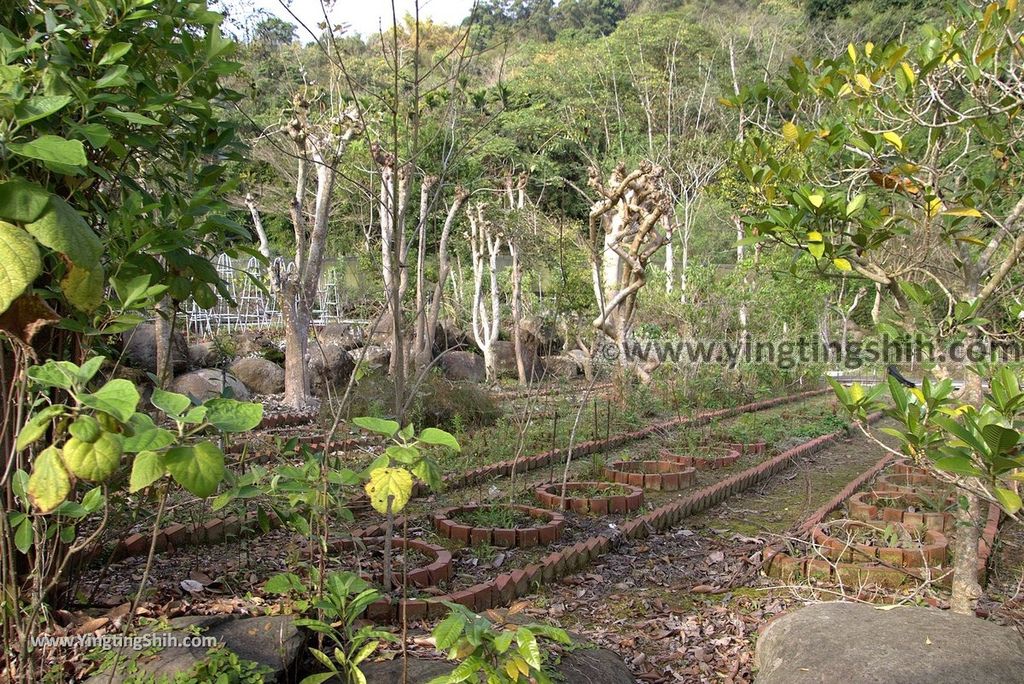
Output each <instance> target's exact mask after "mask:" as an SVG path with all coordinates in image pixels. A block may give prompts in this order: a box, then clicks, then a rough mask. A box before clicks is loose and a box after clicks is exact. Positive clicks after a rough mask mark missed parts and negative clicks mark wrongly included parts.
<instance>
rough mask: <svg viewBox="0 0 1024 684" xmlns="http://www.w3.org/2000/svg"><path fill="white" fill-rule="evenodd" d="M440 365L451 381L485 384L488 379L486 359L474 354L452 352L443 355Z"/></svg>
mask: <svg viewBox="0 0 1024 684" xmlns="http://www.w3.org/2000/svg"><path fill="white" fill-rule="evenodd" d="M438 365H439V366H440V367H441V372H442V373H444V376H445V377H446V378H448V379H449V380H465V381H468V382H483V381H484V380H486V379H487V369H486V368H485V367H484V357H482V356H480V355H479V354H474V353H473V352H466V351H450V352H445V353H444V354H442V355H441V358H440V360H439V361H438Z"/></svg>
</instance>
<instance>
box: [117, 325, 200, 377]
mask: <svg viewBox="0 0 1024 684" xmlns="http://www.w3.org/2000/svg"><path fill="white" fill-rule="evenodd" d="M121 342H122V344H123V345H124V357H125V360H126V361H127V362H128V364H129V365H131V366H134V367H135V368H141V369H143V370H146V371H149V372H150V373H156V324H154V323H142V324H140V325H137V326H136V327H134V328H133V329H131V330H128V331H127V332H123V333H121ZM171 366H172V367H173V369H174V372H175V373H180V372H181V371H183V370H185V368H187V367H188V343H187V342H186V341H185V336H184V335H182V334H181V332H178V331H175V333H174V334H173V335H171Z"/></svg>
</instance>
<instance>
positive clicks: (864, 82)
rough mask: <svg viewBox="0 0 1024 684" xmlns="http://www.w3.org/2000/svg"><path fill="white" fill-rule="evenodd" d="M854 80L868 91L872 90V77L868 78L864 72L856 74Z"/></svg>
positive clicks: (862, 88)
mask: <svg viewBox="0 0 1024 684" xmlns="http://www.w3.org/2000/svg"><path fill="white" fill-rule="evenodd" d="M853 80H854V82H856V84H857V85H858V86H859V87H860V89H861V90H863V91H864V92H866V93H870V92H871V88H872V86H873V84H872V83H871V79H870V78H868V77H867V76H865V75H864V74H857V75H856V76H854V77H853Z"/></svg>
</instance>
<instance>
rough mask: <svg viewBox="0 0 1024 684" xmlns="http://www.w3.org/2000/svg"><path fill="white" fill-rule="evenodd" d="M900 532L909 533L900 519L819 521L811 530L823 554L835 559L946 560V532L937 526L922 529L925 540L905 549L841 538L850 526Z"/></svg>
mask: <svg viewBox="0 0 1024 684" xmlns="http://www.w3.org/2000/svg"><path fill="white" fill-rule="evenodd" d="M889 525H891V526H893V528H895V529H897V530H898V531H900V532H904V533H906V534H912V530H911V529H910V528H908V527H906V526H905V525H903V524H901V523H896V522H891V523H883V522H875V523H872V522H862V521H855V520H852V521H843V522H836V523H825V524H824V525H818V526H817V527H815V528H814V530H813V532H812V533H811V538H812V539H813V540H814V543H815V544H817V545H818V546H820V547H821V552H822V554H823V555H824V556H825V557H826V558H828V559H830V560H834V561H848V562H849V561H853V562H857V561H874V560H878V561H882V562H884V563H888V564H889V565H892V566H895V567H899V568H920V567H924V566H926V565H927V566H929V567H940V566H942V565H944V564H945V562H946V547H947V541H946V536H945V535H944V534H942V533H941V532H939V531H938V530H925V532H924V542H923V543H922V544H920V545H918V546H916V547H913V548H908V549H904V548H901V547H896V546H876V545H871V544H860V543H858V542H855V541H853V540H851V539H846V538H844V535H843V531H845V530H850V529H857V528H860V529H865V528H867V529H872V530H877V531H879V532H882V531H883V530H885V529H886V527H887V526H889Z"/></svg>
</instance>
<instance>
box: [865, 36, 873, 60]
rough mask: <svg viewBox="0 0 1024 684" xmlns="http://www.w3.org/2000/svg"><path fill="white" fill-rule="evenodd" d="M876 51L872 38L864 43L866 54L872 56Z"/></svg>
mask: <svg viewBox="0 0 1024 684" xmlns="http://www.w3.org/2000/svg"><path fill="white" fill-rule="evenodd" d="M874 51H875V44H874V43H872V42H871V41H870V40H869V41H868V42H867V43H865V44H864V54H865V55H867V56H868V57H870V56H871V53H872V52H874Z"/></svg>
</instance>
